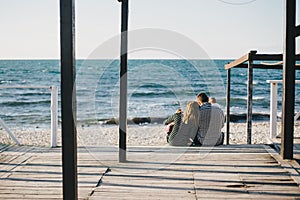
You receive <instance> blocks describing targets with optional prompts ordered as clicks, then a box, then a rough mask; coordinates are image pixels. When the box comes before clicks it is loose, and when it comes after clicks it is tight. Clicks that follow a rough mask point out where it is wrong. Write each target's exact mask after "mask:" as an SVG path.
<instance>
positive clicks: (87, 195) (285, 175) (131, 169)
mask: <svg viewBox="0 0 300 200" xmlns="http://www.w3.org/2000/svg"><path fill="white" fill-rule="evenodd" d="M0 152H1V153H0V179H1V180H0V199H62V173H61V148H54V149H51V148H41V147H27V146H8V145H2V146H0ZM127 156H128V162H126V163H118V162H117V158H118V149H117V148H116V147H79V148H78V181H79V198H80V199H295V198H300V189H299V183H300V181H299V180H300V179H299V174H298V171H299V170H300V167H299V165H298V163H297V162H295V161H283V160H281V159H280V157H279V156H278V154H277V153H276V152H275V151H274V150H273V149H271V148H270V147H268V146H264V145H239V146H238V145H229V146H220V147H215V148H208V147H201V148H199V147H196V148H175V147H169V146H166V147H129V148H128V153H127Z"/></svg>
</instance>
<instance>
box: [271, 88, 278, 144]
mask: <svg viewBox="0 0 300 200" xmlns="http://www.w3.org/2000/svg"><path fill="white" fill-rule="evenodd" d="M270 86H271V95H270V96H271V101H270V138H271V139H272V138H275V137H276V134H277V93H278V92H277V88H278V84H277V83H274V82H271V83H270Z"/></svg>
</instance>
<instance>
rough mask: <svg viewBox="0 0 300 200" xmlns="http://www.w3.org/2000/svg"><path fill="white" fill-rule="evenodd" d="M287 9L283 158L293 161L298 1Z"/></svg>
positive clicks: (292, 1)
mask: <svg viewBox="0 0 300 200" xmlns="http://www.w3.org/2000/svg"><path fill="white" fill-rule="evenodd" d="M285 9H286V13H285V37H284V52H283V85H282V88H283V91H282V126H281V127H282V129H281V156H282V158H283V159H293V145H294V141H293V137H294V106H295V43H296V42H295V36H296V35H295V32H296V27H295V25H296V0H286V1H285Z"/></svg>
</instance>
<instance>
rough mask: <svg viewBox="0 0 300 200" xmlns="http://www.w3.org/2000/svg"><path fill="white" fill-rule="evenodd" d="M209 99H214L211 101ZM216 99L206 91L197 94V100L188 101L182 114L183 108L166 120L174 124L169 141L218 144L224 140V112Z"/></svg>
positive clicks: (188, 144) (179, 143)
mask: <svg viewBox="0 0 300 200" xmlns="http://www.w3.org/2000/svg"><path fill="white" fill-rule="evenodd" d="M209 100H212V102H211V103H210V102H209ZM214 103H215V99H214V98H212V99H209V98H208V97H207V95H206V94H205V93H199V94H198V95H197V102H195V101H191V102H189V103H188V105H187V107H186V110H185V112H184V113H183V115H182V111H181V109H178V110H177V111H176V113H175V114H173V115H172V116H171V117H169V118H168V119H166V120H165V121H164V124H165V125H168V126H170V125H172V128H171V131H170V132H169V133H168V135H167V142H168V143H169V144H170V145H173V146H216V145H221V144H223V142H224V133H222V132H221V129H222V128H223V127H224V113H223V111H222V110H221V109H220V106H219V105H218V104H215V105H214Z"/></svg>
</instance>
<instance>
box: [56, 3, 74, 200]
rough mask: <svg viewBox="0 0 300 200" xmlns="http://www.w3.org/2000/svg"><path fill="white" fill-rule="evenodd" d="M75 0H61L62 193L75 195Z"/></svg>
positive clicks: (68, 195)
mask: <svg viewBox="0 0 300 200" xmlns="http://www.w3.org/2000/svg"><path fill="white" fill-rule="evenodd" d="M74 2H75V0H60V49H61V115H62V164H63V197H64V199H77V197H78V188H77V187H78V185H77V133H76V89H75V76H76V75H75V72H76V71H75V13H74V11H75V5H74Z"/></svg>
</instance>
